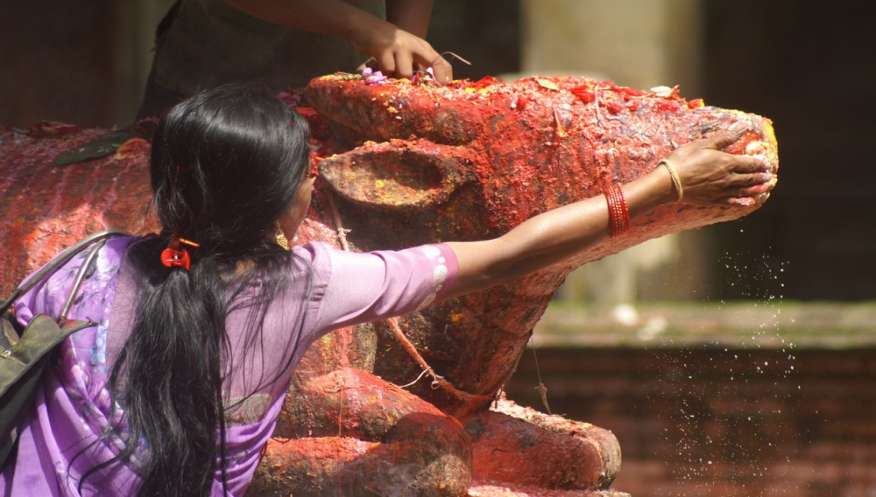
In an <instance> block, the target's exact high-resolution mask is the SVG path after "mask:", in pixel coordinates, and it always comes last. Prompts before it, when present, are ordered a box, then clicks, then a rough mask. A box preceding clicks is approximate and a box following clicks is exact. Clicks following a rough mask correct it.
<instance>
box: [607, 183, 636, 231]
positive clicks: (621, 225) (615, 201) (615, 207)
mask: <svg viewBox="0 0 876 497" xmlns="http://www.w3.org/2000/svg"><path fill="white" fill-rule="evenodd" d="M603 194H604V195H605V200H606V202H607V203H608V221H609V223H608V224H609V226H608V228H609V233H610V234H611V236H617V235H620V234H621V233H623V232H624V231H627V230H628V229H630V212H629V210H627V202H626V200H624V192H623V190H622V189H621V187H620V185H619V184H617V183H611V184H610V185H608V186H607V187H606V188H605V191H604V192H603Z"/></svg>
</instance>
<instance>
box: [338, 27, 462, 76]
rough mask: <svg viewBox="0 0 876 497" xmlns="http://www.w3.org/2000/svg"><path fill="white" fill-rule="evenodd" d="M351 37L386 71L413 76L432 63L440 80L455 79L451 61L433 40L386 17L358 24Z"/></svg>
mask: <svg viewBox="0 0 876 497" xmlns="http://www.w3.org/2000/svg"><path fill="white" fill-rule="evenodd" d="M349 41H350V43H352V44H353V45H354V46H355V47H356V48H357V49H359V50H360V51H361V52H362V53H364V54H365V55H368V56H370V57H373V58H374V60H375V61H376V62H377V66H378V68H379V69H380V70H381V71H382V72H384V73H386V74H395V75H396V76H400V77H403V78H409V77H411V76H413V74H414V72H415V71H416V70H417V69H420V68H422V69H425V68H428V67H431V68H432V72H433V73H434V74H435V80H436V81H437V82H438V83H441V84H445V83H449V82H450V81H451V80H452V79H453V68H452V67H451V66H450V63H449V62H447V61H446V60H445V59H444V58H443V57H441V54H439V53H438V52H436V51H435V49H434V48H432V45H430V44H429V42H427V41H426V40H424V39H422V38H420V37H418V36H415V35H413V34H411V33H409V32H407V31H405V30H403V29H401V28H399V27H397V26H395V25H394V24H391V23H388V22H386V21H381V20H379V19H376V18H373V22H371V23H366V24H364V25H360V26H357V29H355V30H353V31H352V32H351V34H350V36H349Z"/></svg>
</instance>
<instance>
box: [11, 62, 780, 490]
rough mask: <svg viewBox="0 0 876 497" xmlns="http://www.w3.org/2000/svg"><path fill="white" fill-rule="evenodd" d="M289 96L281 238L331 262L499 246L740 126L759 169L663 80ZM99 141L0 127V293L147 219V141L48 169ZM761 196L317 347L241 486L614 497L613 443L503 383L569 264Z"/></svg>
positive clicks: (718, 124) (150, 222) (54, 128)
mask: <svg viewBox="0 0 876 497" xmlns="http://www.w3.org/2000/svg"><path fill="white" fill-rule="evenodd" d="M298 97H301V98H302V100H300V101H299V98H298ZM292 100H294V101H295V102H294V104H293V105H297V106H298V110H299V112H301V113H302V114H303V115H305V117H307V118H308V120H309V121H310V122H311V127H312V129H313V133H314V143H313V145H314V153H313V161H312V162H313V167H314V169H315V171H317V172H318V173H319V175H320V177H321V178H322V179H321V181H320V182H319V183H318V191H317V192H316V194H315V197H314V203H313V208H312V209H311V212H310V213H309V215H308V219H307V220H306V221H305V224H304V225H303V226H302V229H301V231H300V232H299V235H298V239H297V240H296V241H297V242H304V241H308V240H314V239H317V240H323V241H326V242H329V243H332V244H335V245H336V246H339V247H343V248H348V249H350V250H376V249H394V248H402V247H407V246H411V245H416V244H421V243H427V242H435V241H445V240H475V239H482V238H486V237H491V236H498V235H500V234H502V233H504V232H505V231H507V230H508V229H510V228H512V227H513V226H516V225H517V224H519V223H521V222H522V221H524V220H525V219H527V218H529V217H531V216H533V215H536V214H538V213H541V212H544V211H546V210H548V209H550V208H553V207H557V206H560V205H563V204H566V203H569V202H572V201H574V200H577V199H582V198H586V197H593V196H598V195H601V192H602V189H603V185H604V184H605V183H606V182H611V181H620V182H628V181H631V180H633V179H635V178H637V177H638V176H640V175H642V174H645V173H647V172H649V171H650V170H651V169H653V168H654V167H655V166H656V164H657V162H658V161H659V160H660V159H661V158H663V157H665V156H666V155H668V154H669V153H670V152H671V151H672V150H673V149H675V148H677V147H678V146H680V145H683V144H685V143H687V142H689V141H692V140H696V139H699V138H702V137H706V136H709V135H710V134H712V133H714V132H717V131H720V130H728V129H730V130H740V131H741V130H745V133H744V134H743V135H742V138H740V139H739V141H738V142H737V143H735V144H734V145H732V146H731V148H730V151H731V152H734V153H743V152H744V153H748V154H754V155H762V156H764V157H765V159H766V160H768V161H769V163H770V164H771V167H772V170H773V172H774V173H775V172H777V170H778V155H777V148H776V147H777V146H776V140H775V136H774V134H773V130H772V126H771V123H770V121H769V120H768V119H765V118H762V117H760V116H756V115H752V114H746V113H742V112H739V111H733V110H725V109H719V108H714V107H706V106H704V105H703V104H702V101H697V100H695V101H687V100H685V99H683V98H682V97H681V96H680V95H679V94H678V91H677V89H670V88H663V87H661V88H656V89H654V90H653V91H648V92H642V91H637V90H633V89H630V88H624V87H620V86H616V85H614V84H612V83H610V82H596V81H592V80H587V79H580V78H526V79H522V80H519V81H516V82H514V83H507V84H506V83H502V82H499V81H497V80H494V79H492V78H485V79H483V80H480V81H477V82H469V81H458V82H454V83H452V84H450V85H447V86H440V87H439V86H435V85H432V84H430V83H429V82H419V83H418V82H411V81H409V80H397V81H392V80H390V81H385V82H378V83H377V84H369V82H366V81H365V80H363V79H362V78H360V77H359V76H355V75H348V74H336V75H330V76H324V77H321V78H317V79H315V80H313V81H312V82H311V83H310V85H309V86H308V87H307V88H306V89H305V90H304V91H303V93H302V94H300V95H299V94H296V95H295V96H294V98H293V99H292ZM101 133H102V131H101V130H88V129H80V128H78V127H76V126H72V125H66V124H60V123H41V124H39V125H36V126H34V127H32V128H31V129H29V130H5V131H4V132H2V134H0V238H2V240H3V243H4V250H3V251H2V252H0V262H2V264H3V267H4V268H5V270H4V273H3V276H2V279H0V290H2V291H3V292H6V293H8V292H9V291H10V290H11V289H12V288H13V287H14V285H15V284H16V283H17V282H18V281H19V280H20V279H22V278H23V277H24V276H25V275H26V274H27V273H29V272H31V271H33V270H34V269H36V268H37V267H38V266H39V265H41V264H42V263H44V262H46V261H47V260H49V259H50V258H51V257H52V256H53V255H54V254H55V253H56V252H57V251H59V250H60V249H61V248H63V247H64V246H66V245H69V244H71V243H72V242H74V241H76V240H78V239H79V238H82V237H83V236H85V235H86V234H87V233H89V232H93V231H97V230H101V229H106V228H108V227H112V228H114V229H120V230H124V231H128V232H132V233H147V232H149V231H151V230H154V229H155V227H156V222H155V220H154V219H153V218H152V217H151V216H150V214H149V211H148V204H149V199H150V196H151V191H150V186H149V179H148V165H147V161H148V154H149V144H148V142H147V141H146V140H143V139H140V138H135V139H132V140H129V141H127V142H125V143H124V144H123V145H122V147H120V148H119V150H118V151H117V152H116V153H115V155H113V156H111V157H106V158H102V159H97V160H93V161H90V162H87V163H81V164H75V165H72V166H68V167H65V168H58V167H55V166H53V164H52V161H53V160H54V159H55V157H56V156H57V155H58V153H59V152H60V151H61V150H66V149H69V148H71V147H76V146H79V145H81V144H84V143H86V142H88V141H89V140H91V139H93V138H95V137H97V136H99V135H100V134H101ZM764 200H765V198H760V199H758V200H757V201H756V202H754V203H752V204H751V205H744V203H740V204H739V205H729V204H728V205H727V206H726V207H704V206H699V205H691V204H687V203H684V202H680V203H676V204H672V205H668V206H664V207H661V208H658V209H655V210H654V211H652V212H649V213H647V214H645V215H642V216H638V217H636V218H634V219H633V220H632V226H631V229H630V230H629V231H627V232H625V233H624V234H622V235H621V236H618V237H614V238H611V239H607V240H606V241H604V242H603V243H601V244H598V245H596V246H593V247H591V248H589V249H587V250H585V251H582V252H581V253H580V254H579V255H578V256H576V257H575V258H574V259H572V260H568V261H565V262H564V263H562V264H559V265H557V266H555V267H553V268H551V269H550V270H545V271H542V272H540V273H536V274H533V275H530V276H528V277H526V278H524V279H522V280H520V281H518V282H515V283H514V284H508V285H505V286H501V287H497V288H493V289H490V290H488V291H484V292H480V293H477V294H472V295H469V296H465V297H462V298H458V299H453V300H450V301H445V302H442V303H440V304H437V305H434V306H431V307H427V308H424V309H422V310H421V311H419V312H416V313H412V314H410V315H407V316H404V317H402V318H400V319H398V320H390V321H388V322H380V323H372V324H369V325H363V326H359V327H357V328H355V329H341V330H338V331H335V332H333V333H331V334H329V335H327V336H326V337H325V338H323V339H322V340H320V341H319V342H317V343H316V344H314V345H313V346H312V347H311V349H310V350H308V352H307V354H306V355H305V358H304V359H303V360H302V362H301V364H300V365H299V366H298V369H297V371H296V375H295V378H294V381H293V385H292V386H291V387H290V389H291V392H290V395H289V396H288V397H287V400H286V405H285V408H284V412H283V413H282V415H281V419H280V421H279V423H278V426H277V430H276V432H275V434H274V439H273V440H272V441H271V442H270V443H269V445H268V447H267V450H266V452H265V454H264V457H263V459H262V463H261V465H260V469H259V473H258V475H257V477H256V479H255V481H254V482H253V485H252V486H251V488H250V492H249V494H250V495H284V496H285V495H289V494H292V495H295V496H299V495H301V496H310V495H313V496H316V495H345V496H354V495H381V496H408V495H423V496H425V495H442V496H463V495H467V494H469V495H472V496H476V495H481V496H490V495H520V496H523V495H531V496H535V495H559V494H555V493H554V492H555V491H558V490H556V489H564V490H569V491H572V490H577V491H576V492H573V493H569V494H566V493H563V495H569V496H571V495H576V496H585V495H588V496H589V495H597V494H598V495H612V492H610V491H608V490H604V489H607V488H608V486H609V485H610V483H611V482H612V480H613V479H614V476H615V475H616V473H617V471H618V470H619V468H620V449H619V446H618V443H617V440H616V439H615V437H614V436H613V435H612V434H611V432H609V431H607V430H604V429H602V428H598V427H594V426H592V425H589V424H587V423H580V422H574V421H569V420H566V419H563V418H561V417H559V416H550V415H545V414H542V413H539V412H537V411H534V410H532V409H527V408H523V407H520V406H517V405H515V404H514V403H513V402H511V401H508V400H506V399H504V398H502V396H501V389H502V386H503V384H504V383H505V381H506V380H507V379H508V378H509V376H510V375H511V374H512V373H513V371H514V368H515V366H516V363H517V361H518V360H519V358H520V356H521V354H522V352H523V350H524V347H525V345H526V343H527V341H528V339H529V336H530V335H531V333H532V329H533V327H534V325H535V323H536V322H537V321H538V319H539V318H540V317H541V315H542V314H543V312H544V310H545V307H546V306H547V304H548V301H549V300H550V298H551V296H552V294H553V292H554V291H555V290H556V289H557V288H558V287H559V285H560V284H561V283H562V281H563V278H564V277H565V275H566V274H568V273H569V272H570V271H571V270H572V269H574V268H575V267H577V266H579V265H581V264H584V263H586V262H587V261H591V260H594V259H598V258H600V257H603V256H605V255H608V254H611V253H614V252H617V251H619V250H623V249H624V248H626V247H629V246H632V245H634V244H637V243H640V242H642V241H644V240H647V239H650V238H654V237H658V236H661V235H664V234H667V233H673V232H678V231H681V230H685V229H691V228H698V227H701V226H705V225H708V224H712V223H717V222H721V221H727V220H732V219H736V218H739V217H741V216H744V215H746V214H749V213H750V212H752V211H753V210H755V209H756V208H758V207H759V206H760V205H761V204H762V202H763V201H764ZM350 284H356V282H350ZM398 385H404V386H405V388H406V389H402V388H400V387H399V386H398ZM512 489H514V490H512Z"/></svg>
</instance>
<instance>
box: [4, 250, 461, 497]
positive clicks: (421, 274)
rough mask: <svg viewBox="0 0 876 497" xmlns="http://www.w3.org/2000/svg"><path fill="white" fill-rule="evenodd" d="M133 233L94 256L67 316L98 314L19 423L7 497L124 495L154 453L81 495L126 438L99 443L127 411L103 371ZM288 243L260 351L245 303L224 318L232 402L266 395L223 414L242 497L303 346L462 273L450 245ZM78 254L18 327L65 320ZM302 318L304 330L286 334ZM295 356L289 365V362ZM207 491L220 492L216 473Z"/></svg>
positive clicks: (19, 306) (42, 289) (128, 317)
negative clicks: (359, 249) (283, 275)
mask: <svg viewBox="0 0 876 497" xmlns="http://www.w3.org/2000/svg"><path fill="white" fill-rule="evenodd" d="M135 240H136V238H132V237H116V238H113V239H111V240H109V241H108V242H107V243H106V245H105V246H104V247H103V248H102V249H101V251H100V253H99V254H98V257H97V264H96V270H95V271H94V272H93V273H92V274H91V275H90V276H89V277H88V278H87V279H86V280H85V281H84V282H83V285H82V287H81V289H80V291H79V297H78V298H77V300H76V302H75V303H74V305H73V307H72V309H71V311H70V314H69V316H70V317H71V318H72V319H91V320H92V321H94V322H96V323H98V325H97V326H96V327H91V328H86V329H85V330H82V331H80V332H77V333H76V334H74V335H72V336H70V337H69V338H68V339H67V340H66V341H65V342H64V343H62V344H61V345H60V346H59V349H60V350H59V355H58V357H59V359H58V363H57V364H56V366H55V367H54V368H49V369H47V370H46V374H45V375H44V377H43V381H42V384H41V385H40V387H39V388H38V389H37V392H36V396H35V399H34V404H33V406H32V408H31V410H30V411H29V412H26V413H24V414H23V415H22V419H21V421H20V422H19V425H18V429H19V433H20V435H19V440H18V455H17V457H16V459H15V461H14V462H12V463H10V464H9V465H8V466H7V467H6V468H5V469H4V470H3V472H2V473H0V497H4V496H15V497H19V496H30V495H34V496H45V497H49V496H51V497H61V496H64V497H78V496H80V495H83V496H84V495H101V496H112V495H125V496H127V495H134V493H135V492H136V489H137V486H138V483H139V478H138V476H137V473H136V469H135V468H136V465H137V464H138V460H139V459H140V458H142V457H143V452H142V450H148V449H141V452H139V453H137V454H135V455H134V457H133V460H132V461H131V462H130V463H129V464H115V465H112V466H110V467H109V468H108V469H106V470H103V471H101V472H98V473H97V474H95V475H92V476H91V477H89V479H87V480H86V483H85V485H84V486H83V492H82V493H81V494H80V492H79V491H78V490H77V486H78V482H79V478H80V476H81V475H82V474H83V473H84V472H85V471H87V470H89V469H90V468H92V467H94V466H95V465H96V464H98V463H99V462H102V461H106V460H108V459H110V458H111V457H113V456H114V455H115V454H116V453H117V451H118V449H119V448H120V447H121V446H122V445H123V440H121V439H119V436H118V435H114V436H112V437H110V438H106V439H104V440H103V441H100V442H98V443H93V442H94V441H95V440H96V439H97V438H98V436H99V435H100V434H102V433H105V432H106V431H107V430H108V427H109V426H110V421H111V420H113V419H119V418H118V417H120V416H121V415H122V412H123V410H122V407H120V406H119V405H118V404H115V403H114V402H113V401H112V400H111V399H110V395H109V392H108V391H107V376H108V374H109V371H110V370H111V369H112V365H113V364H114V361H115V358H116V356H117V355H118V352H119V351H120V350H121V348H122V346H123V345H124V343H125V340H126V339H127V337H128V334H129V333H130V330H131V322H132V319H133V309H134V305H135V303H136V294H137V291H136V284H135V279H134V278H135V275H133V274H132V272H131V269H130V268H129V267H128V265H127V264H124V263H123V261H124V254H125V252H126V250H127V248H128V246H129V245H130V243H131V242H132V241H135ZM293 251H294V253H295V255H296V257H294V259H293V263H292V265H291V266H292V267H290V272H291V274H292V285H291V288H290V289H289V290H288V291H287V292H285V294H284V295H283V296H282V297H279V298H278V299H276V300H275V301H274V302H272V303H271V305H270V306H269V308H268V311H267V313H266V320H265V323H264V328H263V334H262V344H261V346H260V347H259V353H258V354H253V355H251V356H244V355H242V353H241V351H242V350H244V348H243V347H242V344H243V342H244V341H245V340H246V338H247V337H245V336H244V335H245V334H244V333H243V330H244V329H245V328H246V326H245V325H244V323H245V322H246V317H247V312H246V311H247V308H246V307H245V306H243V307H241V306H238V307H234V306H231V309H232V310H231V311H230V312H229V315H228V318H227V321H226V323H227V324H226V331H227V333H228V338H229V341H230V344H231V351H230V354H231V358H230V359H231V360H232V363H231V364H233V367H232V369H231V374H230V375H229V376H228V378H227V379H226V383H227V384H226V385H224V387H225V389H226V403H233V401H234V399H235V397H236V396H237V395H243V394H249V393H253V392H255V393H256V395H253V396H252V397H251V399H263V402H261V403H258V402H256V403H254V405H253V403H250V405H243V406H240V407H239V408H238V409H237V411H245V412H244V413H243V414H241V415H239V416H238V415H229V417H228V423H229V425H228V429H227V433H226V446H227V455H228V459H227V461H226V474H227V478H228V485H229V490H230V492H231V494H232V495H234V496H242V495H243V494H244V493H245V491H246V488H247V486H248V485H249V482H250V480H251V479H252V477H253V474H254V472H255V469H256V466H257V465H258V461H259V455H260V451H261V449H262V448H263V447H264V445H265V444H266V443H267V441H268V439H269V438H270V436H271V433H272V432H273V431H274V427H275V425H276V423H277V417H278V415H279V413H280V409H281V407H282V405H283V399H284V397H285V394H286V390H287V388H288V385H289V381H290V377H291V370H292V369H294V367H295V365H296V364H297V362H298V360H300V358H301V356H302V355H303V354H304V351H305V350H306V348H307V347H308V346H309V345H310V344H311V343H312V342H313V341H314V340H316V339H317V338H319V337H321V336H322V335H324V334H325V333H327V332H329V331H331V330H333V329H336V328H339V327H342V326H348V325H352V324H357V323H362V322H367V321H372V320H375V319H378V318H384V317H389V316H394V315H399V314H404V313H406V312H410V311H413V310H415V309H417V308H420V307H423V306H426V305H428V304H430V303H431V302H432V301H433V300H435V298H436V297H440V296H441V294H442V293H443V292H446V291H447V290H448V289H449V288H450V286H451V285H452V283H453V280H454V278H455V275H456V270H457V260H456V255H455V254H454V253H453V250H452V249H450V248H449V247H448V246H447V245H444V244H438V245H423V246H421V247H415V248H410V249H406V250H400V251H379V252H368V253H353V252H343V251H339V250H336V249H334V248H332V247H330V246H328V245H326V244H324V243H319V242H312V243H308V244H306V245H302V246H298V247H295V248H294V249H293ZM82 259H83V258H82V257H77V258H74V259H73V260H72V261H71V262H69V263H68V264H67V265H66V266H64V267H63V268H61V269H60V270H59V271H58V272H57V273H55V275H54V276H53V277H51V278H50V279H49V280H47V281H46V282H45V283H43V284H41V285H38V286H37V287H36V288H34V289H33V290H31V291H30V292H28V293H27V294H25V295H24V296H22V297H21V298H20V299H19V300H18V301H17V302H16V304H15V312H16V316H17V317H18V319H19V321H20V322H21V323H22V324H26V323H27V322H29V321H30V319H31V318H32V317H33V316H34V315H36V314H39V313H42V314H48V315H51V316H58V314H59V313H60V310H61V307H62V306H63V304H64V301H65V300H66V298H67V295H68V294H69V290H70V288H71V286H72V283H73V279H74V277H75V274H76V271H77V269H78V268H79V266H80V265H81V264H82ZM156 264H158V261H156ZM308 273H309V274H310V278H307V275H308ZM308 279H309V280H310V286H309V289H308V288H306V287H307V286H308V285H307V281H308ZM306 295H307V296H308V297H307V301H306V302H303V300H304V298H305V297H304V296H306ZM302 319H303V323H302V325H301V336H300V337H294V336H290V335H292V334H294V333H296V331H295V330H296V329H297V327H296V326H295V323H298V322H299V320H302ZM290 340H291V342H290ZM290 343H298V346H297V347H294V352H292V347H289V346H287V345H288V344H290ZM251 348H252V347H250V349H251ZM290 354H291V367H289V368H284V366H285V365H286V364H287V363H288V361H289V360H290V357H289V355H290ZM226 364H227V363H226ZM274 372H276V373H277V374H274ZM275 377H276V379H274V378H275ZM265 378H267V380H265ZM272 379H273V381H270V380H272ZM263 383H267V384H263ZM232 412H234V410H232ZM238 414H240V413H238ZM121 436H122V437H123V436H124V434H122V435H121ZM77 454H79V456H78V457H77ZM212 495H214V496H221V495H222V483H221V480H220V476H219V473H218V472H217V475H216V477H215V478H214V481H213V492H212Z"/></svg>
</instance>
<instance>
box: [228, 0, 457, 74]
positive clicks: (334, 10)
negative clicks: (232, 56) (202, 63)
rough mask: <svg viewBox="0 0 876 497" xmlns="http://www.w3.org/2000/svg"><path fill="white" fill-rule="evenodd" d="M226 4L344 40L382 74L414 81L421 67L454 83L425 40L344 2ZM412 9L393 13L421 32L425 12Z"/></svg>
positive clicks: (236, 0)
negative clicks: (374, 64) (369, 58)
mask: <svg viewBox="0 0 876 497" xmlns="http://www.w3.org/2000/svg"><path fill="white" fill-rule="evenodd" d="M225 2H226V3H227V4H228V5H230V6H232V7H234V8H236V9H238V10H241V11H243V12H246V13H247V14H249V15H251V16H253V17H257V18H259V19H261V20H263V21H267V22H270V23H273V24H280V25H283V26H287V27H290V28H294V29H301V30H304V31H310V32H312V33H320V34H325V35H329V36H337V37H339V38H343V39H345V40H347V41H349V42H350V43H351V44H353V46H355V47H356V48H357V49H358V50H360V51H361V52H362V53H364V54H365V55H368V56H370V57H374V60H375V61H377V64H378V66H379V68H380V70H381V71H384V72H386V73H388V74H397V75H398V76H402V77H410V76H411V75H413V72H414V70H415V68H416V66H421V67H432V69H433V72H434V73H435V78H436V79H437V80H438V82H440V83H446V82H448V81H450V80H451V79H453V70H452V68H451V67H450V64H449V63H448V62H447V61H446V60H444V58H442V57H441V55H440V54H438V52H436V51H435V50H434V49H433V48H432V46H431V45H430V44H429V43H428V42H427V41H425V40H423V39H422V38H420V37H418V36H416V35H414V34H411V33H409V32H407V31H405V30H404V29H401V28H399V27H397V26H396V25H394V24H392V23H389V22H386V21H384V20H382V19H378V18H377V17H375V16H373V15H371V14H369V13H368V12H365V11H363V10H361V9H358V8H356V7H354V6H352V5H350V4H348V3H346V2H344V1H342V0H286V1H283V2H280V1H277V0H225ZM421 2H422V0H416V1H415V2H414V3H415V4H419V3H421ZM413 7H416V5H414V6H413ZM413 7H405V8H404V9H402V10H400V11H398V13H396V14H394V15H397V16H400V17H399V18H400V19H402V21H403V22H406V23H412V25H415V26H417V27H418V29H419V26H420V25H421V24H422V23H423V19H422V18H421V17H417V16H418V15H419V16H422V15H423V14H422V12H420V13H419V14H417V13H416V12H417V9H416V8H413ZM429 10H430V12H431V9H429ZM426 24H428V20H426Z"/></svg>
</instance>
